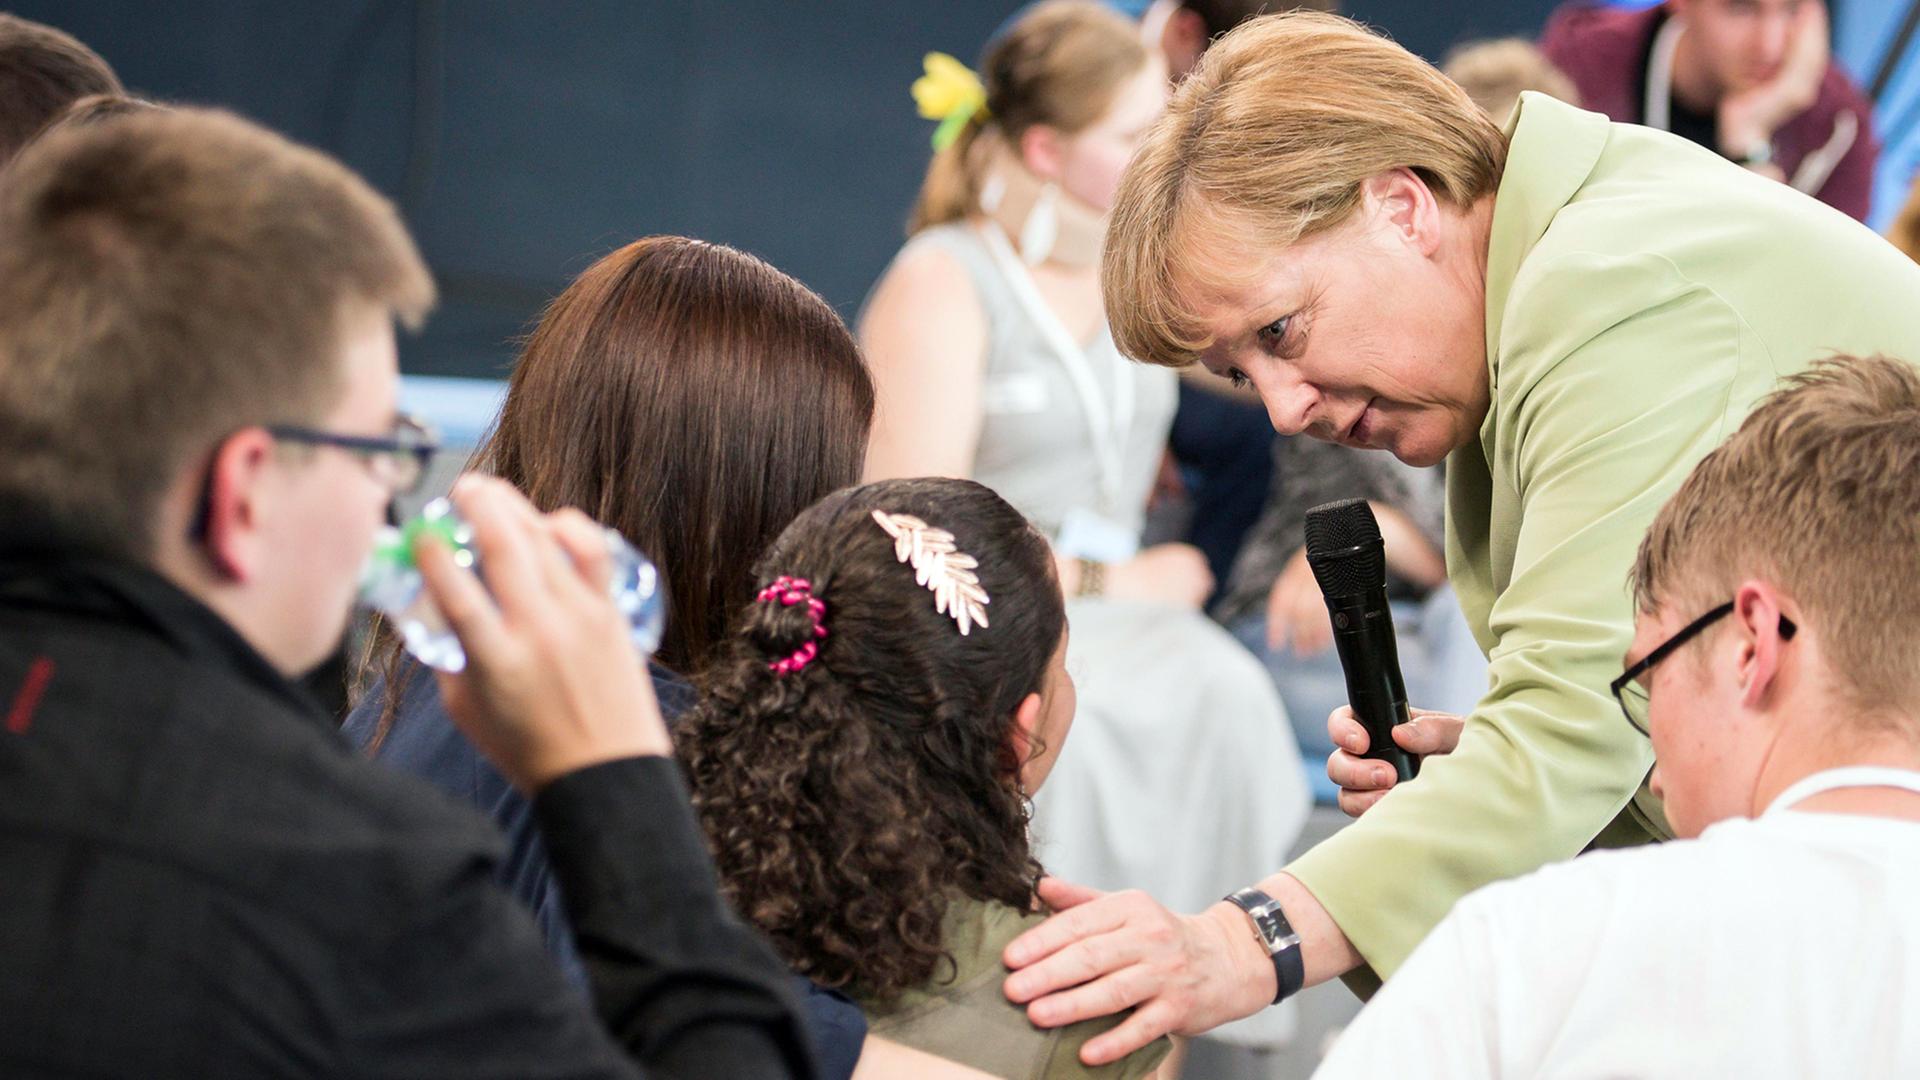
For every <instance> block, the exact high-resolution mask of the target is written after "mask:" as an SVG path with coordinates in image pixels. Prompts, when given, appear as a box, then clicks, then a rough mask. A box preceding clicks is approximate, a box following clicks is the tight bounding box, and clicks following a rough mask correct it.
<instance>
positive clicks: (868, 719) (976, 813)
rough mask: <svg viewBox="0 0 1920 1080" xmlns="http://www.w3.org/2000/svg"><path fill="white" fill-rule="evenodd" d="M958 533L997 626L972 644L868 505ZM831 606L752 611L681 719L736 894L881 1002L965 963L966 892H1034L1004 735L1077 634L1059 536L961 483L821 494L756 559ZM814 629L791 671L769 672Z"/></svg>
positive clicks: (697, 798) (822, 969)
mask: <svg viewBox="0 0 1920 1080" xmlns="http://www.w3.org/2000/svg"><path fill="white" fill-rule="evenodd" d="M876 510H881V511H885V512H887V513H891V514H908V515H912V516H914V517H918V518H920V519H921V520H923V521H925V522H926V523H927V524H928V525H930V526H932V527H935V528H940V529H945V530H947V531H948V532H951V533H952V534H953V535H954V537H955V540H956V542H957V545H958V547H959V549H960V551H962V552H964V553H966V554H969V555H972V556H973V557H974V558H976V559H977V560H979V564H980V565H979V568H978V570H977V571H976V572H977V573H978V574H979V577H980V583H981V585H982V587H984V588H985V590H986V592H987V593H988V595H989V597H990V603H989V604H988V606H987V612H988V618H989V620H990V625H989V626H987V627H984V628H983V627H978V626H976V627H974V628H973V629H972V631H971V632H970V633H969V634H967V635H965V636H962V635H961V633H960V631H959V628H958V627H957V625H956V624H955V622H954V621H953V620H952V619H951V618H949V617H948V616H947V615H944V614H940V613H939V612H937V611H935V608H934V597H933V593H932V592H931V591H929V590H928V589H927V588H924V587H922V586H921V585H919V584H917V583H916V582H915V579H914V571H913V569H912V568H911V567H910V566H907V565H905V564H903V563H901V562H899V561H898V560H897V559H896V558H895V553H894V549H893V540H892V539H891V538H890V537H889V536H888V535H887V533H886V532H885V531H884V530H882V529H881V527H880V526H879V525H878V524H877V523H876V522H875V520H874V518H873V512H874V511H876ZM779 576H789V577H793V578H803V579H805V580H806V581H807V582H808V583H809V584H810V585H811V592H812V595H813V596H814V597H816V598H818V599H820V600H821V601H823V602H824V604H825V614H824V624H825V625H826V627H827V628H828V635H827V636H826V637H825V638H819V639H816V638H815V637H814V636H813V635H814V623H813V621H812V619H811V618H810V616H809V614H808V609H807V605H805V604H796V605H793V606H788V605H785V604H781V603H778V602H777V601H775V602H756V603H753V604H751V605H749V606H748V607H747V608H746V609H745V610H744V611H743V612H742V613H741V616H740V618H739V619H738V620H737V632H736V633H735V634H734V635H733V637H732V638H731V639H730V640H729V641H728V642H726V643H725V645H724V646H723V652H722V654H721V657H720V659H719V660H718V661H716V663H715V664H714V665H713V667H712V668H710V669H709V671H708V673H707V677H706V678H705V679H703V680H702V681H703V683H704V686H703V689H704V691H705V693H704V694H703V696H702V701H701V703H700V704H699V705H698V706H697V707H696V708H695V709H694V710H693V712H691V713H690V714H689V715H688V716H687V717H686V718H685V719H684V720H683V721H682V724H681V726H680V727H679V729H678V731H677V738H678V744H679V749H678V753H679V755H680V760H681V762H682V763H683V764H684V765H685V767H686V769H687V773H688V777H689V780H690V782H691V784H692V787H693V792H694V805H695V807H696V808H697V809H698V811H699V814H700V818H701V822H702V825H703V826H704V827H705V829H706V833H707V840H708V843H709V845H710V846H711V848H712V850H713V855H714V859H715V861H716V862H717V863H718V865H719V869H720V876H721V879H722V882H723V887H724V889H725V891H726V893H727V897H728V899H729V900H731V901H732V902H733V904H734V907H735V909H736V910H738V911H739V912H740V913H741V914H743V915H744V916H745V917H746V918H747V919H749V920H750V921H751V922H753V923H754V925H756V926H757V927H759V928H760V930H761V931H762V932H764V933H765V934H766V935H767V936H768V937H769V938H770V939H771V940H772V941H773V943H774V945H775V946H776V948H778V949H779V950H780V952H781V954H782V956H783V957H784V958H785V959H786V961H787V962H788V963H789V964H790V965H791V966H792V967H793V968H794V969H795V970H796V971H799V972H800V973H802V974H804V975H807V976H808V977H810V978H812V979H813V980H814V981H815V982H817V983H819V984H821V985H822V986H827V987H835V988H847V989H849V990H851V991H853V992H855V993H858V994H861V995H864V996H869V997H874V998H879V999H882V1000H885V999H887V998H889V997H891V996H893V995H894V994H896V993H897V992H898V991H900V990H902V989H905V988H907V987H911V986H916V985H921V984H924V983H926V982H928V981H929V980H931V979H932V978H934V977H935V976H936V974H937V971H938V969H939V968H940V967H941V964H942V961H943V960H946V961H947V962H948V964H949V966H950V964H951V956H950V955H949V954H948V953H947V952H946V951H945V950H944V948H943V943H942V941H941V920H942V919H943V918H944V916H945V914H946V911H947V906H948V904H949V903H950V902H951V901H952V900H954V899H955V898H957V897H969V898H972V899H976V900H983V901H998V902H1000V903H1004V904H1009V905H1012V906H1014V907H1017V908H1020V909H1021V910H1026V909H1028V908H1030V907H1031V906H1032V904H1033V895H1034V885H1035V883H1036V882H1037V881H1038V880H1039V875H1040V865H1039V863H1038V862H1036V861H1035V860H1034V858H1033V854H1032V851H1031V850H1030V848H1029V846H1028V841H1027V820H1028V816H1029V806H1028V803H1027V801H1026V798H1025V795H1024V794H1023V792H1022V791H1021V788H1020V783H1019V772H1020V766H1021V765H1022V764H1023V763H1022V761H1021V760H1019V759H1018V757H1017V756H1016V754H1015V751H1014V749H1013V744H1012V740H1011V733H1012V727H1013V717H1014V714H1015V712H1016V711H1017V710H1018V708H1019V706H1020V703H1021V701H1022V700H1023V699H1024V698H1025V697H1026V696H1027V695H1028V694H1031V693H1036V692H1038V691H1039V690H1040V686H1041V681H1042V679H1043V677H1044V675H1045V672H1046V669H1047V664H1048V662H1049V660H1050V659H1051V658H1052V656H1053V655H1054V653H1055V651H1056V650H1057V649H1058V648H1059V646H1060V642H1061V639H1062V636H1063V634H1064V633H1065V630H1066V611H1065V605H1064V602H1063V601H1062V599H1061V595H1060V586H1059V582H1058V579H1057V578H1056V577H1055V575H1054V569H1053V557H1052V553H1051V551H1050V549H1049V548H1048V546H1047V542H1046V540H1045V539H1044V538H1042V537H1041V536H1040V534H1039V533H1038V532H1036V531H1035V530H1034V529H1033V527H1032V526H1031V525H1029V524H1028V523H1027V521H1026V519H1025V518H1023V517H1022V516H1021V515H1020V513H1019V512H1018V511H1016V510H1015V509H1013V507H1011V506H1009V505H1007V503H1006V502H1005V500H1003V499H1001V498H1000V497H999V496H998V495H995V494H994V493H993V492H992V491H991V490H989V489H987V488H985V487H982V486H981V485H979V484H976V483H973V482H971V481H966V480H933V479H926V480H888V481H883V482H880V483H874V484H867V485H864V486H861V487H856V488H849V489H847V490H844V491H840V492H836V493H835V494H833V495H830V496H828V497H827V498H825V499H823V500H821V501H820V502H818V503H816V504H814V505H813V506H812V507H810V508H809V509H807V510H806V511H805V512H803V513H802V514H801V515H800V516H799V517H798V518H796V519H795V520H794V522H793V523H792V524H791V525H790V526H788V527H787V529H786V531H785V532H783V533H782V534H781V535H780V537H779V539H778V540H776V541H774V544H773V546H772V547H771V548H769V549H768V551H767V554H766V555H765V556H764V557H763V558H762V559H761V560H760V562H759V564H758V567H757V573H756V578H757V580H758V582H759V584H760V585H762V586H766V585H769V584H771V583H772V582H773V581H774V579H775V578H776V577H779ZM810 640H817V641H818V644H819V653H818V656H817V658H816V659H814V660H813V661H812V662H811V663H809V664H808V665H806V666H805V667H804V668H803V669H802V670H800V671H798V672H795V673H793V674H790V675H781V674H777V673H776V672H774V671H773V670H771V667H770V665H771V664H772V663H773V662H775V661H778V660H779V659H781V658H784V657H787V656H790V655H792V654H793V653H794V652H795V650H797V649H799V648H800V647H801V646H803V645H804V644H806V643H807V642H808V641H810Z"/></svg>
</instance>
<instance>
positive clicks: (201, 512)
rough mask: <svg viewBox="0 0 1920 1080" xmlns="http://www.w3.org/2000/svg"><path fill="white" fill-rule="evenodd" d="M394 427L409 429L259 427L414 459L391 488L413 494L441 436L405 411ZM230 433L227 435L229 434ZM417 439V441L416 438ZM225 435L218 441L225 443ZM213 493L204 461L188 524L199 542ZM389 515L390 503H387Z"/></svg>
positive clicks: (308, 442) (296, 438)
mask: <svg viewBox="0 0 1920 1080" xmlns="http://www.w3.org/2000/svg"><path fill="white" fill-rule="evenodd" d="M393 426H394V430H395V431H398V432H408V433H410V434H407V435H343V434H340V433H339V432H334V431H321V430H319V429H318V428H308V427H300V426H298V425H295V424H268V425H265V427H263V428H262V430H264V431H265V432H266V433H267V434H269V435H272V436H273V437H274V438H275V439H278V440H281V441H284V442H290V443H299V444H301V445H303V446H333V447H338V448H339V449H342V450H345V451H347V452H348V453H352V454H359V455H363V456H365V455H372V454H389V455H403V456H406V457H410V458H412V459H413V463H414V474H413V476H412V477H411V478H410V479H409V480H408V481H407V482H406V483H405V484H403V485H399V486H396V487H394V488H393V495H394V497H395V498H398V497H400V496H402V495H412V494H414V493H415V492H417V491H419V490H420V486H421V485H422V484H424V483H426V480H427V470H428V469H430V468H431V467H432V466H433V458H434V455H436V454H438V453H439V452H440V436H439V433H437V432H436V431H434V430H433V425H431V424H429V423H427V422H426V421H425V420H422V419H420V418H419V417H417V416H413V415H411V414H408V413H401V414H400V415H399V416H397V417H395V418H394V422H393ZM231 437H232V436H228V438H231ZM416 440H417V441H416ZM225 441H226V440H225V439H222V440H221V442H222V443H223V444H224V443H225ZM212 495H213V462H211V461H209V462H208V463H207V473H206V475H205V476H204V477H202V478H201V480H200V500H199V506H198V508H197V509H195V511H194V514H193V522H192V523H191V524H190V525H188V526H187V536H188V538H190V539H192V540H193V541H194V542H196V543H198V542H199V541H201V540H204V539H206V536H207V517H208V515H209V514H210V513H211V512H212V509H213V507H212V504H211V503H210V501H209V500H210V499H211V498H212ZM387 513H388V515H389V516H391V515H392V513H393V507H392V506H391V505H389V506H388V507H387Z"/></svg>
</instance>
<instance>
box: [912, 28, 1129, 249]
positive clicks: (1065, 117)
mask: <svg viewBox="0 0 1920 1080" xmlns="http://www.w3.org/2000/svg"><path fill="white" fill-rule="evenodd" d="M1146 63H1147V50H1146V46H1144V45H1142V44H1141V43H1140V35H1139V32H1138V31H1137V30H1136V29H1135V28H1134V25H1133V24H1132V23H1131V22H1129V21H1127V19H1126V17H1125V16H1122V15H1120V14H1118V13H1116V12H1114V11H1112V10H1110V9H1108V8H1107V7H1106V6H1104V5H1102V4H1096V3H1092V2H1091V0H1048V2H1047V3H1044V4H1040V5H1039V6H1037V7H1035V8H1034V9H1033V10H1032V11H1030V12H1028V13H1027V14H1026V15H1024V16H1022V17H1021V18H1020V21H1018V22H1016V23H1014V25H1013V26H1012V28H1010V29H1009V30H1008V31H1007V32H1006V33H1005V34H1002V35H1001V36H1000V37H999V38H997V39H995V40H994V41H993V42H992V43H991V44H989V45H988V47H987V51H986V54H985V56H984V57H982V58H981V61H980V78H981V81H982V82H984V83H985V84H986V89H987V107H986V109H985V110H983V111H982V112H976V113H975V114H974V116H973V119H972V120H970V121H968V122H967V125H966V127H964V128H962V129H961V130H960V134H959V137H958V138H956V139H954V140H953V142H951V143H949V144H948V145H947V146H946V148H945V149H943V150H941V151H939V152H938V153H936V154H934V156H933V161H932V163H930V164H929V165H928V166H927V178H926V181H925V182H924V183H923V184H922V185H921V187H920V199H919V201H918V202H917V203H916V204H915V205H914V208H913V217H912V219H911V220H910V222H909V223H908V226H907V232H908V233H909V234H911V233H917V232H919V231H920V230H921V229H924V228H927V227H928V226H930V225H940V224H944V223H946V222H949V221H958V220H959V219H961V218H963V217H966V216H967V215H968V214H971V213H973V212H974V211H975V210H977V209H979V206H980V185H981V182H982V180H983V179H984V174H985V172H986V167H987V162H988V159H989V154H988V150H987V148H988V146H989V144H990V143H991V142H992V140H993V139H995V138H998V139H1002V140H1004V141H1005V142H1006V144H1007V145H1008V146H1010V147H1017V146H1018V145H1019V142H1020V136H1021V135H1023V134H1025V133H1026V131H1027V129H1028V128H1030V127H1033V126H1034V125H1036V124H1045V125H1046V126H1048V127H1052V128H1057V129H1059V130H1060V131H1062V132H1065V133H1066V134H1069V135H1071V134H1073V133H1074V132H1077V131H1080V130H1082V129H1084V128H1086V127H1088V126H1089V125H1091V124H1093V123H1094V122H1095V121H1097V120H1099V119H1100V117H1101V116H1102V115H1103V114H1104V113H1105V112H1106V111H1107V109H1108V107H1109V106H1111V105H1112V104H1113V98H1114V95H1115V94H1116V93H1117V92H1118V91H1119V89H1120V85H1121V84H1122V83H1124V82H1126V80H1127V79H1129V78H1131V77H1132V76H1133V75H1135V74H1137V73H1138V72H1139V71H1140V69H1141V68H1143V67H1145V66H1146ZM983 136H985V137H984V138H983Z"/></svg>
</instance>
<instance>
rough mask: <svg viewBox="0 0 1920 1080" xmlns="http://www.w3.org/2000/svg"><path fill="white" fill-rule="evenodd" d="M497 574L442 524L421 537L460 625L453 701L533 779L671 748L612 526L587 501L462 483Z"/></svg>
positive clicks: (508, 767)
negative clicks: (542, 498) (621, 595)
mask: <svg viewBox="0 0 1920 1080" xmlns="http://www.w3.org/2000/svg"><path fill="white" fill-rule="evenodd" d="M453 501H454V505H455V506H456V507H457V508H458V509H459V511H460V514H461V516H462V517H463V518H464V519H465V520H466V522H468V523H469V524H470V525H471V527H472V532H473V549H474V551H475V552H477V554H478V557H479V560H480V562H481V563H482V564H484V565H485V566H486V585H485V586H482V585H481V583H480V581H479V579H478V578H476V577H475V575H474V574H472V573H471V572H469V571H468V570H467V569H465V568H464V567H462V566H461V565H459V563H458V562H456V560H455V557H454V555H455V553H454V549H453V548H452V547H451V546H450V545H449V544H448V543H447V541H446V540H445V539H444V538H442V537H441V536H440V535H438V534H437V533H434V532H432V531H425V532H422V533H420V534H418V536H417V538H416V539H415V541H414V550H413V553H414V556H415V558H416V559H417V560H418V563H419V568H420V572H421V574H422V576H423V578H424V580H425V586H426V591H427V594H428V595H429V596H430V597H431V599H432V601H433V603H434V605H435V607H436V608H437V609H438V611H439V612H440V613H441V614H442V615H443V616H444V618H445V619H446V622H447V623H448V625H449V626H451V627H452V629H453V631H454V633H455V634H457V635H458V636H459V639H460V643H461V645H462V646H463V648H464V651H465V657H466V669H465V670H464V671H462V672H458V673H451V672H445V671H443V672H439V673H438V675H439V679H440V689H441V694H442V696H443V698H444V700H445V702H446V705H447V711H448V712H449V713H450V714H452V716H453V718H454V721H455V722H456V723H457V724H458V725H459V727H460V729H461V731H462V732H464V733H465V734H466V736H467V737H468V738H469V739H471V740H473V743H474V745H475V746H477V747H479V748H480V750H481V752H482V753H484V754H485V755H486V756H487V757H488V758H489V759H490V760H491V761H492V762H493V763H494V764H495V765H496V766H498V767H499V769H500V771H501V773H502V774H504V775H505V776H506V777H507V779H509V780H511V781H512V782H513V783H514V785H515V786H516V787H519V788H520V789H521V790H523V791H526V792H529V793H531V792H534V791H537V790H539V789H540V788H541V787H543V786H544V785H545V784H547V783H548V782H549V781H551V780H553V779H555V778H557V777H559V776H561V775H564V774H566V773H569V772H572V771H574V770H576V769H582V768H586V767H588V766H590V765H597V764H600V763H602V762H606V761H613V760H616V759H619V758H625V757H635V756H642V755H664V754H668V753H671V752H672V743H671V741H670V740H669V738H668V736H667V729H666V725H665V723H664V722H663V721H662V720H661V718H660V708H659V704H658V703H657V702H656V701H655V700H654V696H653V685H652V682H651V680H649V679H648V677H647V671H646V662H645V659H644V657H643V656H642V654H641V653H640V652H639V651H638V650H637V649H635V648H634V646H633V641H632V636H631V635H632V622H631V621H630V619H629V618H628V617H627V615H625V614H623V613H622V612H621V610H620V609H619V608H618V607H616V606H615V604H614V602H613V600H611V599H610V598H609V595H608V584H607V583H608V579H609V576H610V574H611V572H612V569H613V559H612V557H611V555H610V551H609V547H608V544H607V540H606V535H607V534H606V530H605V529H604V528H602V527H601V526H600V525H598V524H596V523H595V522H593V521H592V520H591V519H589V518H587V517H586V516H585V515H584V514H581V513H579V512H578V511H575V510H562V511H559V512H557V513H552V514H541V513H539V512H538V511H536V510H535V509H534V508H533V506H532V504H530V503H528V502H527V501H526V499H525V498H523V497H522V496H521V495H520V493H519V492H517V491H515V490H514V489H513V488H512V487H511V486H510V485H508V484H506V483H504V482H502V481H499V480H495V479H491V478H488V477H479V476H472V477H467V478H464V479H462V480H461V482H460V484H459V485H458V486H457V487H456V488H455V489H454V496H453Z"/></svg>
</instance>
